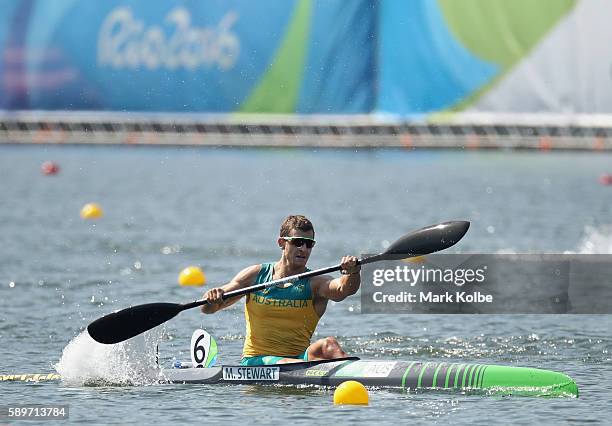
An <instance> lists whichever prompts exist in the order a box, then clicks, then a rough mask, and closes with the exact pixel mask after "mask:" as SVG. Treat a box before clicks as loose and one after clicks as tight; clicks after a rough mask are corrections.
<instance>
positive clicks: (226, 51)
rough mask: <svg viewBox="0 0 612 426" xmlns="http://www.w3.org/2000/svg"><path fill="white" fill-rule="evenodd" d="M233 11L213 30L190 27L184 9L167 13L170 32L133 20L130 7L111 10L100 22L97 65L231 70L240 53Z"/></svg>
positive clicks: (236, 18) (211, 28)
mask: <svg viewBox="0 0 612 426" xmlns="http://www.w3.org/2000/svg"><path fill="white" fill-rule="evenodd" d="M237 20H238V14H237V13H236V12H228V13H227V14H226V15H224V16H223V18H221V20H220V21H219V23H218V24H217V25H216V26H214V27H202V28H197V27H193V26H192V25H191V15H190V13H189V11H188V10H187V9H184V8H176V9H173V10H171V11H170V12H169V13H168V15H167V16H166V18H165V21H166V22H167V23H169V24H170V26H171V27H172V31H171V33H170V34H167V33H166V31H164V29H163V28H162V27H161V26H157V25H152V26H149V27H147V26H146V25H145V24H144V23H143V22H142V21H139V20H138V19H136V18H135V17H134V16H133V14H132V11H131V9H130V8H127V7H119V8H117V9H114V10H113V11H112V12H111V13H110V14H109V15H108V16H107V17H106V19H105V20H104V22H103V23H102V26H101V28H100V32H99V34H98V64H99V65H101V66H109V67H112V68H114V69H137V68H142V67H144V68H146V69H149V70H157V69H160V68H165V69H169V70H175V69H179V68H183V69H187V70H189V71H193V70H195V69H197V68H198V67H202V66H204V67H207V68H212V67H214V66H216V67H217V68H218V69H220V70H222V71H226V70H229V69H231V68H232V67H233V66H234V65H235V63H236V61H237V60H238V55H239V54H240V40H239V39H238V37H237V35H236V34H234V33H233V32H232V31H231V30H232V26H233V25H234V24H235V23H236V21H237Z"/></svg>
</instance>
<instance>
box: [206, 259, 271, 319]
mask: <svg viewBox="0 0 612 426" xmlns="http://www.w3.org/2000/svg"><path fill="white" fill-rule="evenodd" d="M260 269H261V265H252V266H249V267H248V268H244V269H243V270H242V271H240V272H238V274H237V275H236V276H235V277H234V278H233V279H232V280H231V281H230V282H229V283H227V284H225V285H224V286H221V287H218V288H212V289H210V290H209V291H207V292H206V293H205V294H204V296H203V298H204V299H208V300H211V301H213V303H209V304H207V305H202V307H201V310H202V312H203V313H205V314H214V313H215V312H217V311H219V310H221V309H225V308H227V307H228V306H231V305H233V304H234V303H236V302H237V301H238V300H240V299H241V298H242V297H243V296H244V295H243V296H236V297H232V298H229V299H226V300H222V299H221V297H222V296H223V294H224V293H227V292H229V291H233V290H239V289H241V288H245V287H248V286H250V285H252V284H253V283H254V282H255V278H256V277H257V274H258V273H259V270H260Z"/></svg>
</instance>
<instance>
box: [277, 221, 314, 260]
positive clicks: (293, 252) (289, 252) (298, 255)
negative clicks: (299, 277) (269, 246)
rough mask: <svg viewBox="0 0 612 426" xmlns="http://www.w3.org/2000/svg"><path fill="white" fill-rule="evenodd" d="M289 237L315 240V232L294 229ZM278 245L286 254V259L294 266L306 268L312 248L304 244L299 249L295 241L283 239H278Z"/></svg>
mask: <svg viewBox="0 0 612 426" xmlns="http://www.w3.org/2000/svg"><path fill="white" fill-rule="evenodd" d="M287 237H297V238H299V237H306V238H314V232H312V231H308V232H304V231H300V230H299V229H292V230H291V232H290V233H289V235H287ZM278 244H279V246H281V247H282V248H283V251H284V252H285V258H286V259H288V260H289V261H290V262H291V263H292V264H293V265H294V266H306V263H307V262H308V258H309V257H310V253H311V252H312V247H311V248H308V246H307V245H306V244H302V245H301V247H297V246H296V244H295V243H294V242H293V241H287V240H284V239H282V238H279V239H278Z"/></svg>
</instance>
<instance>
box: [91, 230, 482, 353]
mask: <svg viewBox="0 0 612 426" xmlns="http://www.w3.org/2000/svg"><path fill="white" fill-rule="evenodd" d="M469 227H470V222H466V221H453V222H444V223H441V224H439V225H432V226H428V227H426V228H422V229H419V230H417V231H414V232H411V233H409V234H406V235H404V236H403V237H401V238H400V239H398V240H397V241H395V242H394V243H393V244H391V245H390V246H389V247H388V248H387V250H385V251H384V252H383V253H380V254H377V255H374V256H371V257H366V258H365V259H361V260H359V264H361V265H364V264H366V263H372V262H378V261H381V260H398V259H405V258H408V257H414V256H420V255H425V254H429V253H434V252H437V251H440V250H444V249H446V248H448V247H451V246H452V245H454V244H455V243H457V241H459V240H460V239H461V238H462V237H463V236H464V235H465V233H466V232H467V230H468V228H469ZM340 269H341V268H340V265H335V266H330V267H329V268H322V269H317V270H314V271H307V272H303V273H301V274H297V275H292V276H290V277H286V278H281V279H279V280H274V281H270V282H267V283H263V284H256V285H252V286H250V287H245V288H241V289H240V290H234V291H230V292H227V293H225V294H224V295H223V299H224V300H225V299H229V298H231V297H236V296H242V295H245V294H248V293H252V292H254V291H258V290H261V289H264V288H267V287H272V286H274V285H279V284H285V283H289V282H293V281H297V280H300V279H302V278H309V277H316V276H318V275H323V274H327V273H330V272H335V271H339V270H340ZM207 303H208V301H207V300H206V299H203V300H196V301H195V302H191V303H185V304H181V303H147V304H145V305H138V306H132V307H131V308H126V309H123V310H121V311H118V312H113V313H112V314H108V315H106V316H103V317H102V318H98V319H97V320H95V321H94V322H92V323H91V324H89V325H88V326H87V331H88V332H89V335H90V336H91V337H92V338H93V339H94V340H95V341H97V342H100V343H106V344H111V343H119V342H123V341H124V340H127V339H129V338H131V337H134V336H137V335H139V334H141V333H143V332H145V331H147V330H150V329H152V328H154V327H157V326H158V325H160V324H163V323H164V322H166V321H168V320H170V319H172V318H174V317H175V316H176V315H178V313H179V312H181V311H184V310H186V309H191V308H195V307H196V306H201V305H205V304H207Z"/></svg>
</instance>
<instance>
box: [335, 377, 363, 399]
mask: <svg viewBox="0 0 612 426" xmlns="http://www.w3.org/2000/svg"><path fill="white" fill-rule="evenodd" d="M369 403H370V397H369V395H368V390H367V389H366V388H365V386H364V385H362V384H361V383H359V382H357V381H355V380H348V381H346V382H343V383H342V384H341V385H340V386H338V388H337V389H336V391H335V392H334V404H336V405H339V404H348V405H368V404H369Z"/></svg>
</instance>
